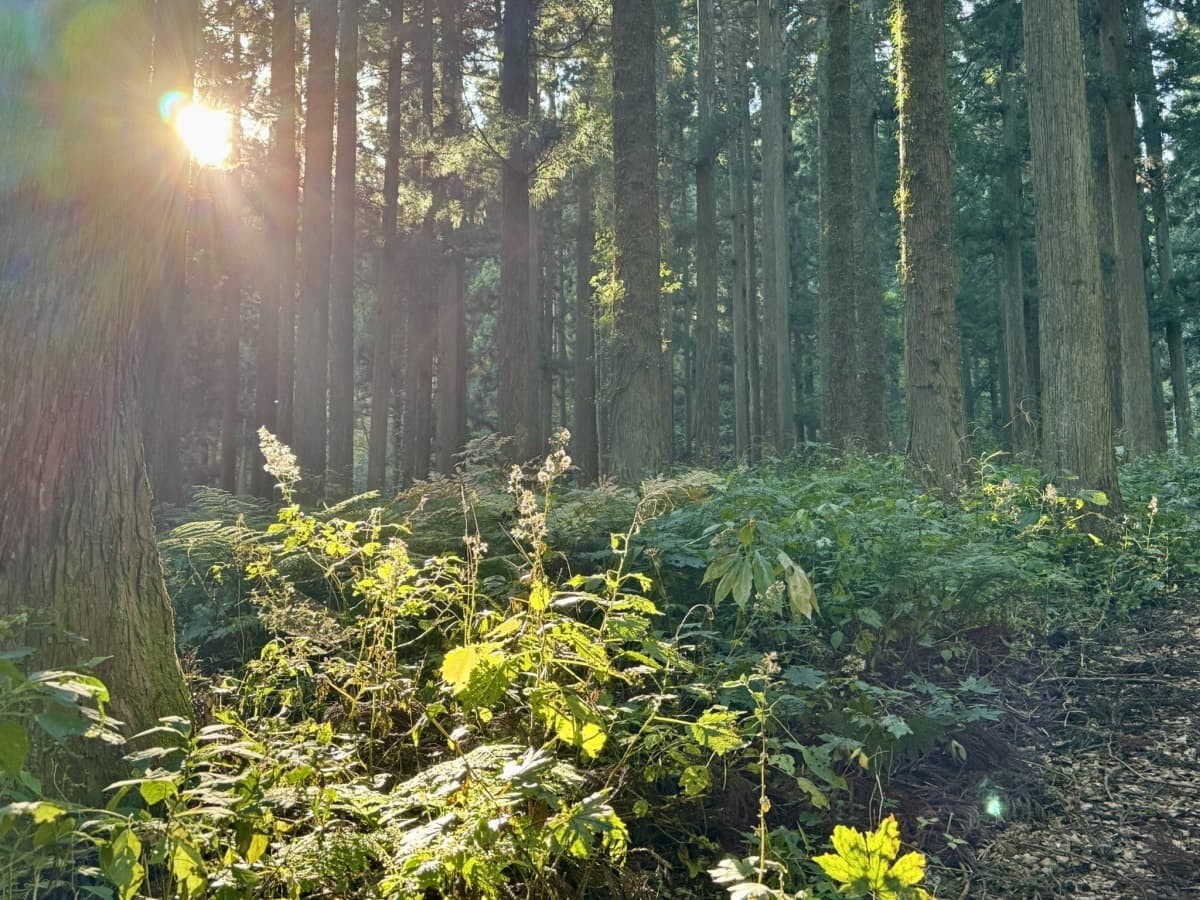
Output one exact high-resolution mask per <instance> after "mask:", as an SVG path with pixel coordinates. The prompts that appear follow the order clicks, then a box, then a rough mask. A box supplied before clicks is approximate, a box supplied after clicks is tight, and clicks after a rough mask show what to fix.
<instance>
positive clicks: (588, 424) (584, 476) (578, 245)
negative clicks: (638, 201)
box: [571, 166, 600, 484]
mask: <svg viewBox="0 0 1200 900" xmlns="http://www.w3.org/2000/svg"><path fill="white" fill-rule="evenodd" d="M593 178H594V174H593V172H592V170H591V168H589V167H586V166H585V167H582V168H580V169H579V174H578V177H577V181H576V207H577V212H576V216H577V223H578V224H577V231H576V235H575V422H574V427H573V428H572V429H571V441H572V442H571V456H572V457H573V458H574V460H575V465H577V466H579V473H580V478H581V480H582V481H583V483H584V484H591V483H592V482H594V481H595V480H596V479H597V478H599V477H600V437H599V432H598V429H597V424H596V328H595V303H594V300H593V297H592V276H593V275H594V274H595V272H594V269H593V266H592V254H593V253H594V252H595V246H596V225H595V219H594V216H593V204H594V203H595V199H594V197H593V189H592V181H593Z"/></svg>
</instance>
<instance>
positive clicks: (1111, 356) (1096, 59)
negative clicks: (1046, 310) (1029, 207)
mask: <svg viewBox="0 0 1200 900" xmlns="http://www.w3.org/2000/svg"><path fill="white" fill-rule="evenodd" d="M1096 2H1097V0H1084V2H1083V3H1082V4H1081V6H1080V14H1081V15H1082V16H1084V17H1085V21H1086V22H1091V23H1092V27H1087V26H1086V25H1085V27H1084V28H1083V41H1084V45H1083V52H1084V62H1085V64H1086V66H1087V69H1086V73H1087V74H1086V76H1085V77H1086V81H1085V85H1086V88H1087V94H1086V96H1087V101H1088V116H1089V124H1090V127H1091V135H1092V178H1093V181H1094V184H1095V188H1096V234H1097V237H1098V240H1099V247H1100V290H1101V293H1102V294H1103V296H1104V309H1105V315H1106V319H1105V326H1104V328H1105V347H1106V348H1107V352H1108V381H1109V393H1110V395H1111V400H1112V405H1113V415H1112V420H1113V430H1114V431H1115V432H1120V431H1121V430H1122V416H1123V411H1122V403H1121V365H1120V360H1121V329H1120V326H1119V321H1120V306H1119V304H1118V303H1117V261H1116V251H1115V249H1114V247H1113V206H1112V191H1111V189H1110V184H1109V179H1108V125H1107V116H1106V114H1105V110H1104V94H1105V90H1106V88H1105V86H1104V84H1103V82H1104V78H1103V75H1102V74H1101V73H1100V36H1099V31H1098V28H1097V27H1095V22H1096V21H1097V17H1096Z"/></svg>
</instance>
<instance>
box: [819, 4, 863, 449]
mask: <svg viewBox="0 0 1200 900" xmlns="http://www.w3.org/2000/svg"><path fill="white" fill-rule="evenodd" d="M825 29H826V30H825V47H824V51H825V52H824V55H823V59H822V62H821V80H822V82H823V84H822V90H821V99H822V101H823V103H822V105H823V106H824V110H823V111H822V114H821V241H822V245H823V246H822V252H821V259H822V262H823V265H822V266H821V269H822V291H821V293H822V297H823V301H824V305H825V310H824V311H823V314H822V315H821V316H820V317H819V321H820V329H819V330H820V334H819V340H818V343H819V344H820V346H821V351H820V354H819V356H820V360H821V383H822V385H823V393H822V399H823V401H824V402H823V404H822V406H823V411H822V416H821V418H822V420H823V422H824V427H825V440H826V441H827V442H828V443H830V444H832V445H834V446H835V447H841V448H846V447H851V446H854V445H855V444H857V443H858V439H859V438H860V437H861V434H860V429H861V426H862V411H861V410H860V409H859V408H858V402H857V401H858V384H857V373H858V354H857V349H858V348H857V342H858V329H857V324H856V322H855V309H854V307H855V275H854V268H855V262H856V260H855V254H854V249H855V248H854V183H853V175H854V170H853V165H852V161H851V156H852V154H853V149H852V148H851V136H852V133H853V129H852V127H851V98H852V91H853V83H852V71H853V69H852V59H851V54H850V0H825ZM847 151H849V152H847ZM860 264H861V263H860Z"/></svg>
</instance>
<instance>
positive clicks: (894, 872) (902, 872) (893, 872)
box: [888, 850, 925, 887]
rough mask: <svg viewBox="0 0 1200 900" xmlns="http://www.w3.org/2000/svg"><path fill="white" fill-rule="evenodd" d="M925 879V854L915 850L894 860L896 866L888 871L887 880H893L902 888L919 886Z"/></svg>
mask: <svg viewBox="0 0 1200 900" xmlns="http://www.w3.org/2000/svg"><path fill="white" fill-rule="evenodd" d="M924 877H925V854H924V853H918V852H917V851H916V850H914V851H912V852H911V853H905V854H904V855H903V856H902V857H900V858H899V859H898V860H896V864H895V865H894V866H892V868H891V869H889V870H888V878H889V879H893V880H895V881H896V882H897V883H898V884H900V885H903V886H904V887H912V886H913V885H915V884H919V883H920V882H921V879H923V878H924Z"/></svg>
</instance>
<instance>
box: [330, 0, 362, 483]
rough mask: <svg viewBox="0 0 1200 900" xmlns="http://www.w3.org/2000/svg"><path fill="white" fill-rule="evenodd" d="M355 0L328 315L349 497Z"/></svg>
mask: <svg viewBox="0 0 1200 900" xmlns="http://www.w3.org/2000/svg"><path fill="white" fill-rule="evenodd" d="M358 5H359V0H341V10H340V17H339V20H338V75H337V79H338V80H337V159H336V162H335V166H336V169H335V171H334V185H333V188H334V190H333V263H332V277H331V287H330V310H329V490H328V493H329V495H330V497H331V498H332V499H335V500H341V499H343V498H345V497H348V496H349V495H350V494H351V493H352V492H353V491H354V262H355V256H354V232H355V221H354V219H355V206H356V202H355V181H356V173H357V161H358V160H357V157H358V19H359V10H358Z"/></svg>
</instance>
